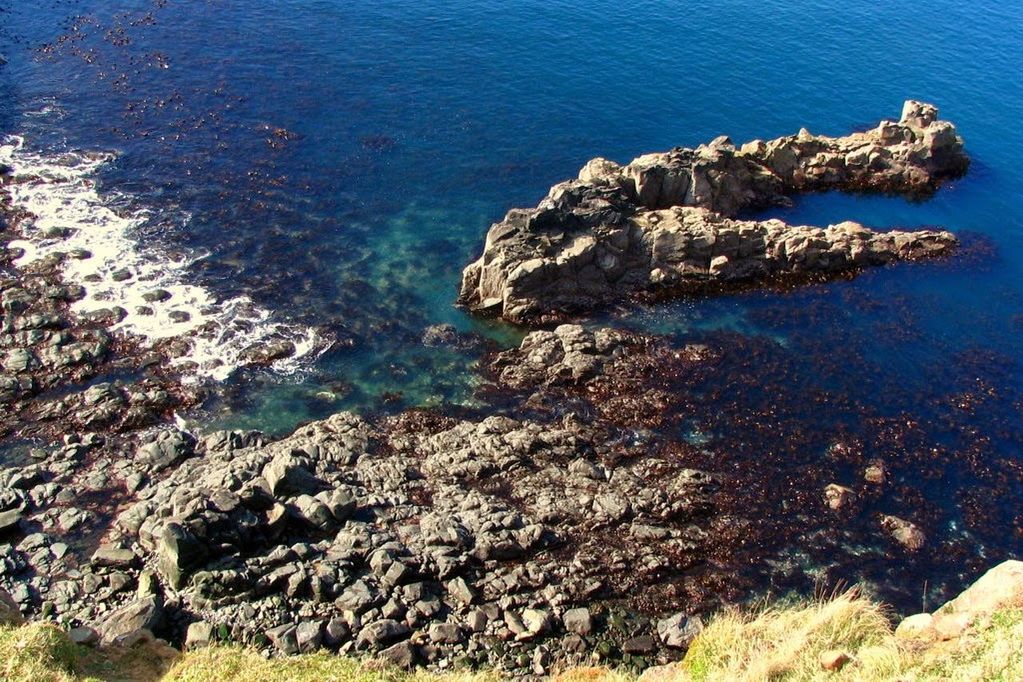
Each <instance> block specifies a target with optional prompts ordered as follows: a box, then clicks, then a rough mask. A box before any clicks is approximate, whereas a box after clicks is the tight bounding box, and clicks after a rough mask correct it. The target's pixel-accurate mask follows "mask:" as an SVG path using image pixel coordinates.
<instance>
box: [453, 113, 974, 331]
mask: <svg viewBox="0 0 1023 682" xmlns="http://www.w3.org/2000/svg"><path fill="white" fill-rule="evenodd" d="M937 115H938V111H937V109H936V108H935V107H933V106H931V105H929V104H923V103H920V102H915V101H908V102H906V104H905V106H904V108H903V112H902V118H901V119H900V120H899V121H898V122H897V123H896V122H892V121H882V122H881V123H880V124H879V125H878V126H877V127H875V128H873V129H871V130H869V131H866V132H862V133H853V134H851V135H848V136H845V137H837V138H834V137H825V136H815V135H811V134H810V133H808V132H807V131H806V130H805V129H804V130H801V131H800V132H799V134H798V135H792V136H788V137H782V138H778V139H776V140H772V141H770V142H763V141H761V140H754V141H752V142H748V143H747V144H745V145H743V146H742V147H741V148H736V147H735V145H734V144H732V142H731V141H730V140H729V139H728V138H726V137H719V138H717V139H716V140H714V141H713V142H711V143H710V144H709V145H702V146H700V147H698V148H697V149H683V148H676V149H673V150H671V151H669V152H664V153H659V154H648V155H645V156H641V157H639V158H637V159H634V160H633V161H632V162H631V163H629V164H628V165H626V166H620V165H618V164H617V163H614V162H613V161H608V160H607V159H601V158H597V159H593V160H591V161H590V162H589V163H587V164H586V166H585V167H584V168H583V169H582V170H581V171H580V173H579V177H578V179H576V180H569V181H566V182H562V183H559V184H557V185H555V186H554V187H552V188H551V190H550V192H549V193H548V195H547V197H546V198H545V199H544V200H543V201H541V202H540V204H539V205H538V206H537V207H536V208H533V209H512V210H511V211H509V212H508V214H507V215H506V216H505V218H504V220H503V221H501V222H499V223H496V224H494V225H493V226H492V227H491V228H490V231H489V233H488V234H487V239H486V245H485V246H484V250H483V255H482V256H481V257H480V258H479V260H477V261H476V262H474V263H472V264H470V265H469V266H468V267H466V269H465V272H464V273H463V277H462V288H461V293H460V295H459V302H460V303H462V304H464V305H467V306H469V307H470V308H471V309H473V310H477V311H480V312H486V313H490V314H495V315H499V316H501V317H504V318H505V319H508V320H511V321H516V322H522V321H528V320H531V319H536V318H540V317H543V316H547V315H550V316H554V317H561V316H564V314H566V313H571V312H573V311H579V310H584V309H587V308H592V307H595V306H599V305H601V304H605V303H607V302H610V301H613V300H615V299H617V298H620V297H622V296H624V295H628V294H630V293H633V292H638V291H644V290H654V291H661V292H664V293H671V292H680V291H693V290H702V289H705V288H707V287H710V286H720V285H734V284H740V283H750V282H758V281H764V280H768V279H776V278H792V277H807V276H810V275H814V274H819V273H835V272H839V271H843V270H853V269H856V268H860V267H864V266H867V265H880V264H884V263H888V262H891V261H894V260H908V259H916V258H922V257H926V256H933V255H938V254H942V253H945V252H947V251H948V250H949V249H950V248H951V247H953V246H954V245H955V244H956V239H955V237H954V236H952V235H951V234H950V233H948V232H943V231H920V232H887V233H877V232H873V231H871V230H868V229H866V228H864V227H863V226H862V225H859V224H856V223H852V222H845V223H841V224H838V225H833V226H830V227H827V228H823V229H822V228H817V227H806V226H790V225H786V224H785V223H783V222H782V221H779V220H767V221H753V220H740V219H737V218H736V216H737V215H738V214H739V213H740V212H742V211H746V210H751V209H757V208H764V207H768V206H771V205H779V204H785V203H787V202H788V201H789V199H788V197H789V196H790V195H793V194H797V193H801V192H815V191H824V190H832V189H837V190H844V191H874V192H895V193H901V194H908V195H925V194H927V193H929V192H932V191H934V190H935V189H936V188H937V187H938V186H939V185H940V184H941V182H942V181H944V180H946V179H948V178H952V177H956V176H958V175H960V174H962V173H963V172H964V171H965V169H966V167H967V165H968V163H969V162H968V159H967V157H966V155H965V153H964V152H963V141H962V138H960V137H958V136H957V135H956V130H955V127H954V126H953V125H952V124H951V123H949V122H947V121H939V120H938V119H937Z"/></svg>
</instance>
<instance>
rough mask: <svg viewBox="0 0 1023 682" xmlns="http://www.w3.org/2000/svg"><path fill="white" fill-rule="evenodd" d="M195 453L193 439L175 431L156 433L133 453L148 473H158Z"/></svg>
mask: <svg viewBox="0 0 1023 682" xmlns="http://www.w3.org/2000/svg"><path fill="white" fill-rule="evenodd" d="M194 452H195V438H193V437H192V436H191V435H189V434H187V433H184V432H182V431H178V430H176V429H172V430H165V431H160V432H158V433H157V434H156V435H155V436H154V437H153V439H152V440H151V441H149V442H148V443H145V444H144V445H142V446H141V447H139V449H138V450H137V451H136V452H135V458H136V459H137V460H138V461H139V462H141V463H142V464H144V465H145V466H146V468H147V469H148V471H149V472H150V473H159V472H160V471H163V470H164V469H167V468H169V467H172V466H174V465H176V464H178V463H180V462H181V461H182V460H183V459H185V458H187V457H190V456H191V455H192V454H193V453H194Z"/></svg>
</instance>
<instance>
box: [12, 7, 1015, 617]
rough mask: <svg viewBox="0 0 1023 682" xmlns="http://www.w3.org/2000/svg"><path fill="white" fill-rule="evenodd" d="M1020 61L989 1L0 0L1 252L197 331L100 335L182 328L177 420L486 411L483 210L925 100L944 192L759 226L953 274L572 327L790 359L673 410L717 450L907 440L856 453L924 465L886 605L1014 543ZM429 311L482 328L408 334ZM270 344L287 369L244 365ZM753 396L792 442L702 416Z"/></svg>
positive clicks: (434, 320) (835, 197) (636, 309)
mask: <svg viewBox="0 0 1023 682" xmlns="http://www.w3.org/2000/svg"><path fill="white" fill-rule="evenodd" d="M1021 64H1023V3H1017V2H1011V1H1010V2H991V1H989V0H973V1H972V2H963V1H962V0H934V1H932V2H926V3H921V2H907V1H906V0H892V1H890V2H884V3H877V2H873V1H867V0H845V1H844V2H841V3H837V2H826V1H823V0H806V1H801V2H796V1H794V0H787V1H786V0H756V1H753V0H722V1H720V2H714V3H699V4H695V3H687V2H678V1H674V2H671V1H668V0H636V1H634V2H630V3H620V2H611V1H609V0H592V1H591V2H585V3H579V2H566V1H565V0H544V1H543V2H540V1H537V0H502V1H500V2H496V1H494V0H473V1H472V2H467V1H466V0H437V1H425V2H424V1H421V0H420V1H417V2H410V1H409V0H374V1H372V2H366V1H364V0H273V1H272V2H271V1H268V0H119V1H118V2H110V1H109V0H33V1H32V2H25V0H0V163H4V164H6V165H9V166H12V167H13V168H14V169H15V170H17V171H18V172H25V173H33V174H36V175H39V176H41V177H44V178H46V179H47V182H45V183H38V184H33V185H31V186H22V187H18V188H16V189H13V190H12V192H14V197H13V198H14V202H15V204H16V205H18V206H19V207H22V208H24V209H26V210H29V211H31V212H33V213H35V214H36V215H37V220H36V221H35V223H34V224H33V225H32V226H31V227H30V228H27V229H26V233H25V234H24V235H21V238H20V239H19V240H18V242H17V243H16V244H15V245H16V246H18V247H19V248H20V249H21V252H22V253H23V255H22V256H21V257H20V258H19V261H18V263H19V264H29V263H31V262H32V261H33V260H34V259H37V258H40V257H44V256H45V255H46V254H47V253H51V252H52V251H54V250H66V249H67V248H69V245H70V246H71V247H74V248H82V249H86V250H88V251H90V252H91V253H92V254H93V258H91V259H86V260H76V261H70V262H69V264H68V265H67V266H66V270H65V273H64V275H65V277H66V278H67V279H68V280H70V281H75V282H83V283H85V282H88V283H89V286H88V287H87V289H88V291H89V295H88V296H87V297H86V299H85V300H83V301H81V302H79V303H77V304H76V309H77V310H78V311H79V312H85V311H88V310H90V309H96V308H100V307H109V306H110V305H122V306H123V307H125V308H127V309H129V310H131V309H134V307H135V306H136V305H137V304H138V303H139V302H140V300H141V297H142V296H143V294H144V293H145V291H146V290H147V289H151V288H153V287H157V286H158V287H160V288H162V289H164V290H166V291H167V292H169V293H171V294H172V298H171V300H172V301H173V302H174V306H176V309H180V310H184V311H186V312H188V313H189V319H188V320H186V321H180V318H179V320H175V319H172V318H170V317H168V311H164V312H161V313H160V314H158V315H155V316H148V317H145V316H136V315H129V317H127V318H126V319H125V320H124V321H122V322H121V323H120V324H119V327H118V329H119V332H120V333H123V334H125V335H128V336H131V337H133V338H136V339H139V340H141V341H142V342H143V343H158V342H160V341H162V340H165V339H167V338H173V337H178V336H181V337H187V338H189V339H191V340H192V341H193V343H192V350H191V351H190V353H189V354H188V356H187V357H184V358H179V360H178V362H179V363H180V365H181V368H182V371H183V374H184V375H185V377H184V378H185V380H186V381H189V382H193V383H195V384H196V385H200V386H202V387H203V388H204V390H205V391H206V392H207V393H206V394H207V395H208V398H207V399H206V400H205V402H204V403H203V405H201V406H200V407H199V408H198V409H197V410H196V411H195V412H194V413H192V414H190V415H189V419H192V420H194V421H195V422H197V423H199V424H202V425H203V427H204V428H245V429H258V430H261V431H264V432H267V433H270V434H286V433H288V432H289V431H290V430H292V429H293V428H295V427H296V426H297V425H299V424H301V423H303V422H305V421H308V420H312V419H317V418H321V417H324V416H327V415H329V414H332V413H334V412H337V411H339V410H345V409H348V410H355V411H357V412H360V413H363V414H366V415H377V414H384V413H388V412H395V411H398V410H403V409H407V408H412V407H427V408H436V409H440V410H445V409H454V408H462V409H475V410H485V409H486V405H484V404H481V402H480V400H481V399H480V398H479V392H478V388H479V384H480V382H481V378H480V372H479V365H480V361H481V357H482V355H483V353H484V352H486V351H487V350H494V349H502V348H510V347H513V346H515V345H517V344H518V343H519V341H520V340H521V338H522V337H523V335H524V334H525V333H526V331H528V330H525V329H522V328H517V327H513V326H510V325H507V324H504V323H501V322H499V321H495V320H488V319H482V318H479V317H475V316H473V315H470V314H468V313H467V312H466V311H464V310H462V309H460V308H458V307H456V306H455V305H454V300H455V297H456V295H457V290H458V283H459V279H460V274H461V271H462V268H463V267H464V266H465V265H466V264H467V263H468V262H470V261H471V260H473V259H474V258H475V257H477V256H478V255H479V253H480V251H481V249H482V244H483V238H484V235H485V233H486V230H487V229H488V227H489V226H490V224H492V223H493V222H495V221H498V220H500V219H501V218H502V216H503V215H504V214H505V212H506V211H507V210H509V209H510V208H512V207H520V206H521V207H529V206H533V205H535V204H536V203H537V201H539V200H540V199H541V198H542V197H543V196H544V195H545V193H546V192H547V190H548V188H549V187H550V186H551V185H552V184H554V183H557V182H559V181H561V180H565V179H568V178H571V177H574V176H575V175H576V173H577V172H578V170H579V169H580V167H582V166H583V165H584V164H585V163H586V161H587V160H589V159H590V158H593V157H595V156H603V157H607V158H610V159H614V160H616V161H619V162H628V161H629V160H631V159H632V158H634V157H635V156H638V155H640V154H643V153H648V152H653V151H662V150H666V149H669V148H671V147H675V146H696V145H698V144H700V143H702V142H707V141H709V140H711V139H713V138H715V137H717V136H718V135H722V134H726V135H728V136H730V137H731V138H732V139H733V140H735V141H736V142H738V143H741V142H744V141H747V140H751V139H755V138H761V139H769V138H773V137H777V136H780V135H787V134H792V133H795V132H796V131H798V130H799V129H800V128H801V127H806V128H808V129H809V130H810V131H811V132H812V133H815V134H831V135H840V134H845V133H848V132H850V131H853V130H862V129H866V128H868V127H872V126H873V125H876V123H877V122H878V121H879V120H881V119H885V118H888V119H897V118H898V117H899V114H900V112H901V108H902V103H903V101H904V100H906V99H919V100H924V101H928V102H932V103H934V104H935V105H937V106H938V107H939V109H940V112H941V116H942V118H945V119H948V120H950V121H952V122H954V123H955V125H956V126H957V128H958V131H959V134H960V135H962V137H963V138H964V139H965V142H966V150H967V152H968V154H969V156H970V158H971V166H970V169H969V172H968V173H967V175H966V176H965V177H963V178H962V179H960V180H956V181H954V182H951V183H949V184H947V185H946V186H944V187H942V188H941V189H940V190H939V191H938V192H937V193H936V194H935V195H934V196H933V197H929V198H926V199H917V200H907V199H905V198H900V197H890V196H865V195H849V194H840V193H826V194H819V195H810V196H804V197H799V198H797V200H796V202H795V204H794V205H793V206H791V207H787V208H780V209H773V210H771V211H765V212H763V213H761V214H759V215H760V216H764V217H779V218H782V219H784V220H786V221H788V222H791V223H798V224H811V225H827V224H831V223H835V222H839V221H843V220H856V221H859V222H861V223H864V224H865V225H867V226H870V227H873V228H876V229H882V230H883V229H892V228H918V227H925V226H926V227H931V226H940V227H942V228H945V229H949V230H951V231H953V232H955V233H956V234H957V235H959V236H960V238H961V240H962V242H963V247H962V249H961V250H960V252H959V253H958V254H957V255H956V256H954V257H953V258H952V259H950V260H945V261H933V262H926V263H914V264H902V265H897V266H892V267H885V268H879V269H876V270H871V271H869V272H865V273H863V274H861V275H860V276H858V277H855V278H851V279H843V280H841V281H836V282H831V283H828V284H818V285H812V286H806V287H799V288H795V289H792V290H788V291H777V290H773V291H749V292H741V293H736V294H732V295H721V296H714V297H709V298H689V299H684V300H680V301H675V302H667V303H658V304H638V303H635V304H633V303H625V304H622V305H619V306H615V307H614V308H613V309H611V310H608V311H604V312H601V313H599V314H595V315H593V316H592V317H590V318H588V319H586V320H584V323H585V324H587V325H591V326H601V325H615V326H621V327H625V328H629V329H634V330H637V331H642V332H647V333H656V334H663V335H667V336H669V337H671V338H673V339H675V340H677V342H678V343H680V344H681V343H689V342H701V343H711V344H713V343H714V342H715V340H716V339H729V342H730V343H732V344H734V343H735V342H736V339H746V340H748V341H749V343H750V344H751V345H749V346H748V347H750V348H758V349H767V350H766V351H764V352H765V353H768V355H770V356H771V357H772V358H775V357H783V358H785V361H784V363H782V364H779V363H777V362H760V361H759V360H758V358H757V357H754V356H751V357H750V358H748V359H747V360H748V361H747V362H745V363H736V364H734V366H732V371H731V372H730V373H728V372H723V373H722V376H721V377H720V381H719V382H718V383H717V384H716V385H715V386H713V387H712V388H713V390H710V388H711V387H708V393H707V398H706V400H707V406H708V410H707V411H706V412H705V413H699V414H694V415H690V417H691V418H686V419H680V420H678V423H679V427H678V428H679V429H683V430H685V434H684V435H686V437H687V438H689V439H690V441H692V442H700V443H702V442H710V443H713V442H714V441H715V439H718V441H719V442H723V443H727V444H728V446H729V447H730V448H732V450H733V451H734V452H735V453H736V455H735V456H736V457H737V458H740V459H741V458H743V457H746V458H749V457H756V456H757V453H758V451H759V450H763V449H771V450H772V452H779V451H785V452H790V453H791V457H792V458H793V461H794V462H798V463H799V465H800V466H805V465H806V464H807V462H810V463H811V464H812V462H813V461H814V459H815V458H819V457H824V456H826V455H825V452H826V449H827V447H828V446H829V445H830V444H832V442H833V441H834V438H835V434H838V433H841V434H844V436H846V437H853V438H859V439H860V440H865V441H868V442H870V443H876V442H877V439H876V438H874V436H876V431H877V430H878V429H881V428H888V425H890V424H892V423H894V422H899V423H904V424H905V425H906V429H907V431H906V432H907V433H910V434H911V435H909V436H905V435H903V436H900V437H899V438H895V437H893V438H891V439H888V440H887V441H885V442H886V443H890V445H886V446H885V447H886V448H887V450H886V451H885V452H884V453H879V456H880V455H883V456H884V457H885V458H887V460H888V461H889V462H896V463H897V462H899V461H905V462H913V463H917V462H924V461H928V462H931V464H930V465H928V466H927V467H924V466H922V465H921V467H919V471H918V470H917V467H916V464H914V465H913V466H908V465H907V466H903V467H901V468H898V467H897V468H898V474H897V475H898V476H899V477H900V481H901V483H902V485H903V487H904V488H905V489H911V490H912V491H914V494H915V495H917V496H918V497H919V499H920V500H924V501H926V505H924V506H925V507H926V508H927V509H928V510H929V512H928V513H929V514H930V516H929V517H928V519H929V520H928V524H929V525H928V528H929V529H931V532H932V534H937V537H936V538H935V540H934V541H933V542H932V543H931V544H929V546H928V547H927V548H926V549H925V550H924V556H920V557H917V558H915V559H914V560H913V561H914V562H915V563H914V564H913V569H912V571H911V575H912V578H913V581H914V582H913V583H912V585H910V586H909V587H908V588H906V589H905V590H903V591H901V592H898V593H896V594H894V597H893V599H894V600H895V601H897V602H898V601H899V600H900V599H901V600H902V601H901V602H899V603H900V604H903V605H905V604H906V603H908V602H909V601H910V600H911V599H912V600H917V601H919V598H920V595H921V594H924V596H925V600H926V590H927V587H926V583H927V580H928V579H929V577H930V578H932V579H934V580H939V579H940V578H941V577H942V576H944V577H945V578H946V579H947V580H951V581H952V582H955V581H956V580H959V581H960V582H961V581H963V580H967V579H968V578H970V577H975V576H974V575H970V574H969V572H968V571H967V570H965V569H964V570H962V571H961V572H960V573H957V572H956V570H955V568H954V567H952V566H951V564H949V563H947V562H944V563H943V562H942V561H940V560H939V555H941V554H942V552H943V551H944V550H943V549H942V547H943V544H942V543H943V542H953V539H954V544H955V546H956V547H957V548H962V547H964V546H965V547H967V548H968V549H969V552H970V556H971V557H973V558H974V559H975V560H978V561H984V562H987V563H992V564H993V563H994V562H995V561H998V560H1001V559H1004V558H1008V557H1012V556H1015V557H1020V556H1023V416H1021V410H1023V365H1021V363H1023V342H1021V334H1023V161H1021V157H1023V125H1021V124H1020V116H1021V112H1023V78H1021V77H1020V65H1021ZM54 228H56V229H57V231H60V230H64V229H66V228H71V229H72V230H73V232H71V235H72V236H70V237H68V238H65V239H57V238H55V237H54V234H55V229H54ZM123 268H129V269H131V270H133V271H134V272H136V273H139V276H137V277H135V278H134V279H133V280H132V281H131V282H128V283H125V282H123V281H120V280H118V279H116V278H114V277H113V273H114V272H116V271H117V270H119V269H123ZM90 279H91V281H90ZM168 310H170V309H168ZM434 325H452V326H454V327H455V328H456V329H457V330H458V331H459V332H461V333H463V334H465V335H467V336H469V337H474V338H478V339H481V340H482V341H481V342H479V343H471V344H468V343H467V344H453V345H444V344H441V345H436V344H428V343H424V333H425V332H426V331H427V330H428V329H429V328H430V327H431V326H434ZM282 340H285V341H290V342H291V343H293V344H294V346H295V349H296V353H295V354H294V355H293V356H292V357H289V358H287V359H284V360H281V361H278V362H276V363H274V364H273V365H271V366H269V367H264V366H261V367H255V366H250V365H247V364H246V362H245V353H244V351H245V349H246V348H248V347H250V346H252V345H253V344H258V345H265V344H268V343H272V342H277V341H282ZM782 365H783V366H784V367H786V368H788V369H787V370H786V371H784V372H777V371H776V370H777V369H778V367H780V366H782ZM740 374H741V375H742V377H741V380H740V379H739V378H737V377H738V376H739V375H740ZM780 394H784V395H785V396H787V397H786V399H785V400H779V398H778V396H779V395H780ZM799 396H806V400H805V402H804V403H800V400H799ZM821 396H824V398H826V399H822V398H821ZM775 404H781V405H783V406H784V410H787V412H785V414H784V415H779V416H777V419H778V423H779V424H782V423H784V424H785V425H786V428H784V429H775V430H770V429H764V428H763V427H764V424H760V425H759V427H760V428H759V430H754V429H751V427H750V426H749V425H748V423H747V420H740V419H735V420H734V421H735V424H734V425H732V424H730V423H729V422H728V421H727V420H724V419H720V418H714V415H729V417H730V418H731V416H732V415H737V414H740V413H742V412H743V411H744V410H745V411H748V413H749V414H756V415H758V419H771V418H772V417H771V414H772V412H771V408H772V405H775ZM718 405H720V409H718V408H717V406H718ZM800 405H801V407H800ZM881 424H884V425H886V426H883V427H882V426H880V425H881ZM792 429H795V430H797V431H798V433H799V437H798V438H795V437H793V435H792V434H793V431H792ZM757 434H760V435H759V436H758V435H757ZM764 434H771V435H764ZM928 453H930V454H928ZM903 458H904V459H903ZM928 458H930V459H928ZM924 469H926V470H924ZM991 472H994V473H991ZM988 474H990V475H988ZM794 485H798V481H796V482H795V483H794ZM913 499H917V498H913ZM900 503H901V502H900V500H898V499H893V500H890V501H889V504H890V506H891V509H889V511H890V512H891V513H895V512H897V511H898V507H899V505H900ZM920 504H923V503H922V502H921V503H920ZM882 506H883V503H882ZM963 538H966V539H965V540H964V539H963ZM768 572H769V571H766V569H765V575H767V573H768ZM899 575H900V576H901V579H905V576H906V574H899ZM875 577H878V580H881V581H882V582H883V575H882V573H879V574H878V576H875ZM849 578H850V579H851V580H855V578H856V575H850V576H849ZM765 580H766V578H765ZM812 588H813V586H812V585H806V590H807V591H810V590H812ZM904 608H906V609H908V608H909V607H908V606H904Z"/></svg>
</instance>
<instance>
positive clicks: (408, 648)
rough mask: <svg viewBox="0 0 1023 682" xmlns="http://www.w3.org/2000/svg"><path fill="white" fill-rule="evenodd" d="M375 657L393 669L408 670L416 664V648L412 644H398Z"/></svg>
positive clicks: (406, 642) (407, 642)
mask: <svg viewBox="0 0 1023 682" xmlns="http://www.w3.org/2000/svg"><path fill="white" fill-rule="evenodd" d="M377 656H378V657H379V658H380V659H381V660H383V661H386V662H387V663H389V664H391V665H393V666H395V667H398V668H402V669H408V668H411V667H412V666H413V665H414V664H415V662H416V648H415V647H414V646H413V645H412V642H409V641H405V642H399V643H397V644H395V645H394V646H391V647H388V648H386V649H384V650H383V651H381V652H380V653H378V654H377Z"/></svg>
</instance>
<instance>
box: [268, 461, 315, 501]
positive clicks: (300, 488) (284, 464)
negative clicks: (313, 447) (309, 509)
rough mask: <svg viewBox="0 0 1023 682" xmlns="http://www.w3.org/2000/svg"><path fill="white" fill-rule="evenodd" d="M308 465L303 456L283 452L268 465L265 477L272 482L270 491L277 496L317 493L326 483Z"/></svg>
mask: <svg viewBox="0 0 1023 682" xmlns="http://www.w3.org/2000/svg"><path fill="white" fill-rule="evenodd" d="M306 467H307V463H306V462H305V461H304V460H303V458H301V457H299V456H296V455H295V454H293V453H288V454H283V453H282V454H280V455H278V456H276V457H274V459H273V460H271V461H270V463H269V464H267V465H266V467H265V468H264V469H263V477H264V478H265V479H266V480H267V482H268V483H269V484H270V492H271V493H272V494H273V495H274V496H276V497H282V496H286V495H315V494H316V493H317V492H319V491H320V490H322V489H323V488H324V484H323V482H322V481H320V480H319V479H317V478H316V477H315V476H314V475H313V474H311V473H310V472H309V470H308V469H307V468H306Z"/></svg>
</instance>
